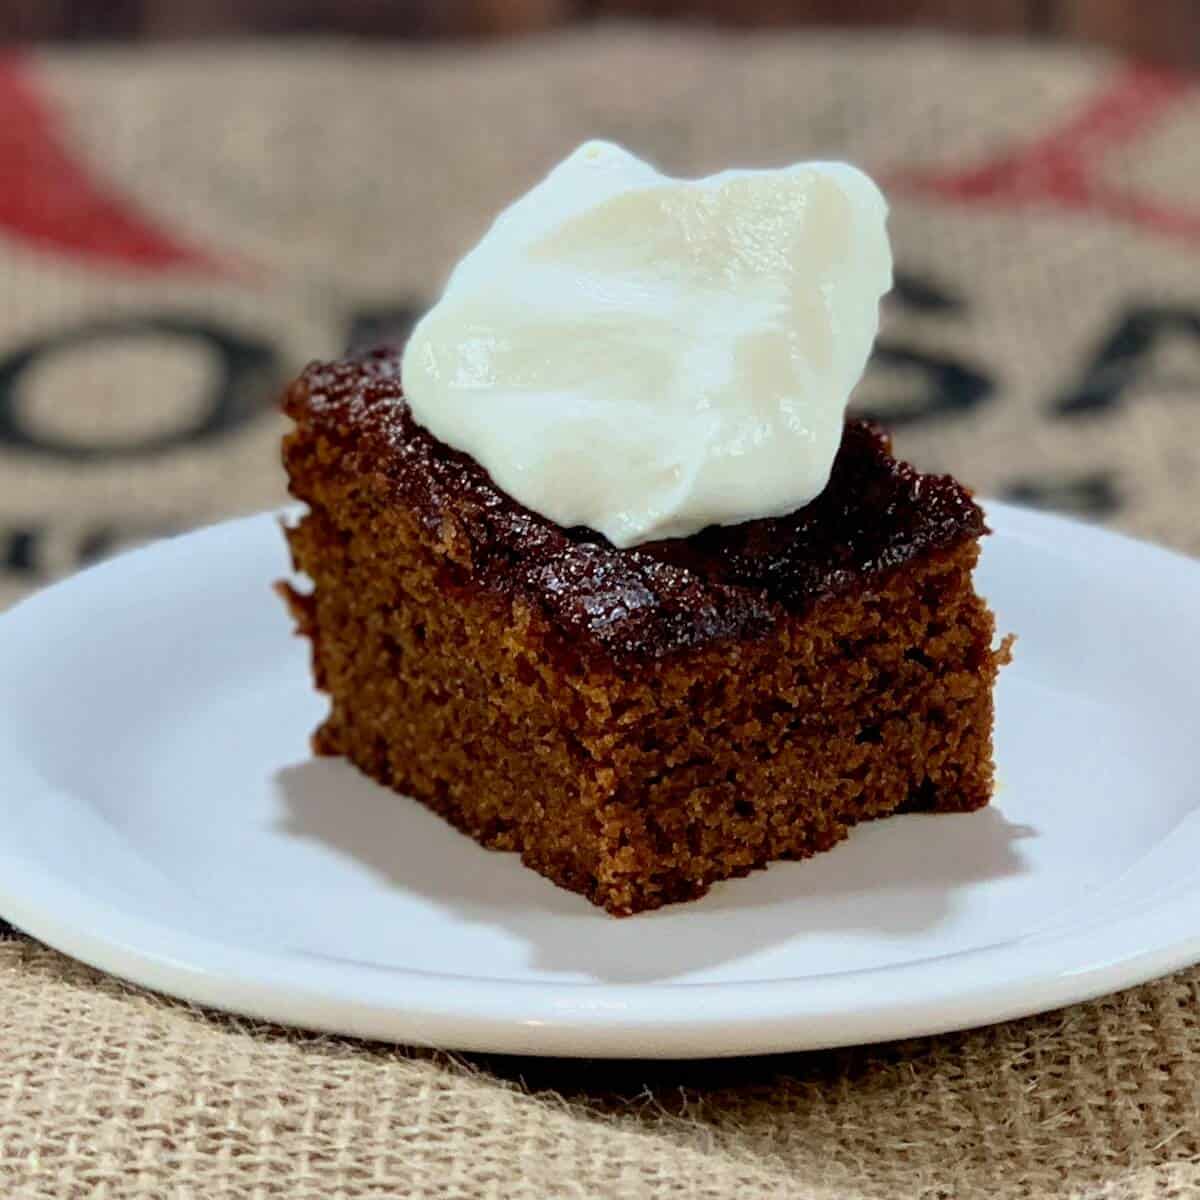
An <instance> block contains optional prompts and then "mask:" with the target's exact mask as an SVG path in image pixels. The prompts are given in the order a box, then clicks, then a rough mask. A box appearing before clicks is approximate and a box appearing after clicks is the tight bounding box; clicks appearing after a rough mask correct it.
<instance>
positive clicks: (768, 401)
mask: <svg viewBox="0 0 1200 1200" xmlns="http://www.w3.org/2000/svg"><path fill="white" fill-rule="evenodd" d="M886 218H887V205H886V203H885V201H884V199H883V196H882V195H881V194H880V192H879V189H878V188H877V187H876V186H875V184H874V183H872V182H871V180H870V179H869V178H868V177H867V176H866V175H864V174H863V173H862V172H861V171H859V170H857V169H856V168H854V167H851V166H848V165H846V164H843V163H824V162H812V163H798V164H796V165H795V166H790V167H783V168H780V169H778V170H736V171H722V172H721V173H720V174H717V175H712V176H709V177H707V178H704V179H695V180H685V179H672V178H670V177H669V176H666V175H662V174H660V173H659V172H658V171H656V170H655V169H654V168H653V167H651V166H649V165H648V164H647V163H645V162H643V161H641V160H640V159H638V158H636V157H635V156H634V155H632V154H630V153H628V152H627V151H626V150H623V149H622V148H621V147H619V146H615V145H612V144H610V143H606V142H587V143H585V144H584V145H583V146H581V147H580V148H579V149H578V150H576V151H575V152H574V153H573V154H572V155H571V156H570V157H569V158H567V159H566V160H565V161H563V162H562V163H560V164H559V165H558V166H557V167H555V168H554V170H553V171H551V172H550V174H549V175H548V176H547V177H546V178H545V179H544V180H542V182H541V183H539V184H538V185H537V186H536V187H535V188H534V189H533V190H532V191H531V192H529V193H527V194H526V195H525V196H523V197H521V199H519V200H518V201H517V202H516V203H515V204H513V205H512V206H511V207H510V208H508V209H507V210H506V211H505V212H503V213H501V215H500V216H499V217H498V218H497V219H496V221H495V223H494V224H493V225H492V227H491V228H490V229H489V230H488V232H487V233H486V234H485V235H484V237H483V240H482V241H481V242H480V243H479V244H478V245H477V246H476V247H475V248H474V249H473V250H472V251H471V252H470V253H469V254H468V255H467V256H466V257H465V258H464V259H463V260H462V261H461V262H460V263H459V264H458V266H457V267H456V268H455V270H454V272H453V273H452V275H451V276H450V280H449V282H448V283H447V285H446V289H445V292H444V293H443V295H442V298H441V300H440V301H439V302H438V303H437V304H436V306H435V307H434V308H433V309H431V310H430V312H429V313H428V314H427V315H426V316H425V317H424V318H423V319H422V320H421V322H420V323H419V324H418V325H417V327H416V329H415V330H414V331H413V333H412V336H411V337H410V339H409V341H408V344H407V346H406V347H405V351H404V358H403V363H402V366H401V378H402V382H403V386H404V391H405V395H406V396H407V398H408V401H409V403H410V405H411V407H412V411H413V415H414V417H415V418H416V420H417V421H418V422H419V423H420V424H422V425H424V426H425V427H426V428H427V429H428V430H429V431H430V432H431V433H433V434H434V435H435V436H436V437H438V438H440V439H441V440H442V441H443V442H446V443H447V444H449V445H450V446H453V447H455V448H456V449H458V450H462V451H464V452H466V453H467V454H469V455H471V457H473V458H474V459H475V460H476V461H477V462H478V463H480V464H481V465H482V466H483V467H484V468H485V469H486V470H487V471H488V472H489V474H490V475H491V477H492V479H493V480H494V481H495V483H496V484H497V485H498V486H499V487H500V488H502V489H503V490H504V491H506V492H507V493H508V494H509V495H510V496H512V497H514V498H515V499H516V500H518V501H520V502H521V503H522V504H524V505H525V506H527V507H528V508H531V509H533V510H534V511H536V512H538V513H541V514H542V515H543V516H545V517H548V518H549V519H550V520H552V521H555V522H557V523H558V524H559V525H562V526H572V525H586V526H588V527H590V528H592V529H596V530H599V531H600V532H601V533H603V534H604V535H605V536H606V537H607V538H608V539H609V540H610V541H611V542H612V543H613V544H614V545H616V546H620V547H627V546H633V545H637V544H638V543H641V542H646V541H651V540H654V539H657V538H666V537H685V536H688V535H690V534H692V533H695V532H696V531H698V530H700V529H702V528H704V527H705V526H706V525H712V524H721V525H731V524H736V523H739V522H742V521H747V520H751V519H753V518H756V517H772V516H781V515H783V514H784V513H788V512H791V511H793V510H794V509H796V508H798V507H800V506H801V505H803V504H806V503H808V501H810V500H812V499H813V498H814V497H816V496H817V495H819V494H820V492H821V490H822V489H823V488H824V487H825V484H826V483H827V482H828V479H829V472H830V468H831V466H832V464H833V459H834V456H835V454H836V453H837V449H838V446H839V444H840V442H841V435H842V425H843V421H844V415H845V408H846V403H847V400H848V399H849V396H850V392H851V390H852V389H853V387H854V385H855V384H856V383H857V382H858V380H859V377H860V376H861V374H862V371H863V368H864V366H865V365H866V361H867V357H868V355H869V354H870V351H871V346H872V343H873V342H874V339H875V334H876V332H877V329H878V324H879V300H880V297H881V296H882V295H883V293H884V292H886V291H887V290H888V288H889V287H890V286H891V277H892V259H891V251H890V248H889V245H888V238H887V232H886Z"/></svg>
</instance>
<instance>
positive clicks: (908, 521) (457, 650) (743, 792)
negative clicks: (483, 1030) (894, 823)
mask: <svg viewBox="0 0 1200 1200" xmlns="http://www.w3.org/2000/svg"><path fill="white" fill-rule="evenodd" d="M399 366H400V363H399V358H398V357H397V355H396V354H395V353H394V352H388V351H381V352H377V353H375V354H372V355H369V356H367V357H365V358H362V359H359V360H357V361H347V362H342V363H334V364H329V365H318V366H313V367H310V368H309V369H308V370H307V371H306V372H305V373H304V375H303V376H302V378H301V379H300V380H299V382H297V383H296V384H295V385H294V386H293V387H292V388H291V390H290V392H289V393H288V396H287V400H286V411H287V413H288V415H289V416H290V417H291V418H292V419H293V420H294V421H295V423H296V428H295V431H294V432H293V433H291V434H290V435H289V436H288V438H287V440H286V442H285V448H284V462H285V465H286V467H287V472H288V476H289V478H290V480H291V490H292V493H293V494H294V495H295V496H296V497H297V498H298V499H300V500H303V501H304V502H305V503H306V504H307V505H308V508H309V512H308V515H306V516H305V517H304V518H303V519H302V520H301V522H300V523H299V525H297V526H296V527H295V528H293V529H291V530H289V531H288V540H289V542H290V544H291V548H292V553H293V557H294V560H295V565H296V568H297V569H298V570H300V571H302V572H304V573H305V574H306V575H308V576H309V578H310V579H311V580H312V582H313V589H312V592H311V594H309V595H302V594H299V593H298V592H296V591H294V590H292V589H288V591H287V594H288V598H289V602H290V604H291V607H292V611H293V613H294V614H295V617H296V620H297V622H298V624H299V627H300V631H301V632H302V633H303V634H304V635H305V636H307V637H309V638H311V640H312V651H313V666H314V672H315V676H316V680H317V684H318V686H319V687H320V688H322V689H323V690H324V691H326V692H328V693H329V696H330V699H331V701H332V710H331V712H330V715H329V718H328V720H327V721H326V722H325V724H324V725H322V726H321V728H320V730H319V731H318V732H317V734H316V737H315V739H314V745H315V749H316V750H317V752H318V753H321V754H341V755H345V756H346V757H347V758H349V759H350V761H351V762H353V763H355V764H356V765H357V766H358V767H359V768H361V769H362V770H363V771H365V772H366V773H367V774H368V775H370V776H371V777H372V778H374V779H377V780H378V781H379V782H381V783H384V784H386V785H388V786H389V787H393V788H395V789H396V790H398V791H400V792H403V793H405V794H406V795H409V796H413V797H415V798H416V799H418V800H420V801H422V802H423V803H424V804H426V805H428V806H429V807H430V808H432V809H433V810H434V811H436V812H438V813H440V814H441V815H442V816H444V817H445V818H447V820H449V821H451V822H452V823H453V824H454V825H456V826H457V827H458V828H459V829H461V830H463V831H464V832H465V833H468V834H470V836H472V837H473V838H475V839H476V840H477V841H479V842H481V843H482V844H484V845H486V846H493V847H496V848H499V849H504V850H515V851H518V852H519V853H520V855H521V858H522V861H523V862H524V863H525V864H526V865H527V866H530V867H532V868H533V869H534V870H537V871H540V872H541V873H542V874H543V875H546V876H547V877H548V878H550V879H552V880H554V882H555V883H558V884H561V885H562V886H563V887H567V888H571V889H573V890H574V891H578V892H582V893H583V894H584V895H586V896H587V897H588V898H589V899H591V900H592V901H594V902H595V903H596V904H600V905H603V906H604V907H605V908H607V909H608V910H609V911H610V912H612V913H618V914H624V913H633V912H637V911H639V910H642V909H648V908H655V907H657V906H658V905H661V904H666V903H668V902H670V901H673V900H686V899H690V898H692V897H695V896H699V895H701V894H702V893H703V892H704V891H705V890H706V889H707V888H708V887H709V885H710V884H712V883H713V882H714V881H716V880H719V879H726V878H728V877H730V876H734V875H744V874H745V873H746V872H748V871H750V870H752V869H753V868H755V867H761V866H764V865H765V864H767V863H769V862H770V861H771V860H773V859H781V858H802V857H805V856H807V855H810V854H813V853H815V852H816V851H818V850H826V849H828V848H829V847H831V846H832V845H834V843H835V842H837V841H838V840H839V839H840V838H842V837H845V835H846V833H847V830H848V829H849V827H850V826H851V825H853V824H854V823H855V822H857V821H861V820H866V819H868V818H871V817H880V816H886V815H887V814H889V813H895V812H901V811H909V810H913V809H921V810H935V811H941V812H956V811H963V810H967V809H973V808H978V807H980V806H981V805H984V804H986V803H987V802H988V798H989V797H990V795H991V790H992V756H991V731H992V685H993V682H994V680H995V676H996V670H997V666H998V664H999V662H1000V661H1001V659H1002V657H1003V655H1002V653H1001V652H996V651H993V649H992V640H993V621H992V616H991V614H990V613H989V611H988V609H987V607H986V606H985V604H984V603H983V601H982V600H981V599H980V598H979V597H978V596H977V595H976V594H975V591H974V589H973V587H972V584H971V570H972V568H973V567H974V565H975V561H976V558H977V556H978V550H979V538H980V535H981V534H983V533H984V532H985V528H984V522H983V517H982V515H981V513H980V510H979V508H978V507H977V506H976V505H975V504H974V502H973V501H972V500H971V498H970V495H969V494H968V493H967V492H966V490H965V489H963V488H962V487H961V486H960V485H959V484H957V483H955V482H954V480H952V479H949V478H947V477H944V476H928V475H921V474H919V473H917V472H916V471H914V470H913V469H912V468H910V467H908V466H906V465H904V464H903V463H899V462H897V461H896V460H895V459H894V458H892V457H891V455H890V453H889V446H888V441H887V439H886V438H885V437H884V436H883V435H882V434H881V433H880V432H879V431H878V430H877V429H875V428H873V427H871V426H869V425H867V424H863V423H859V422H851V423H849V424H847V425H846V427H845V433H844V436H843V438H842V443H841V449H840V450H839V452H838V455H837V458H836V460H835V463H834V467H833V473H832V476H831V478H830V481H829V484H828V486H827V487H826V488H825V489H824V491H823V492H822V493H821V495H820V496H819V497H818V499H817V500H815V501H813V502H812V503H811V504H809V505H807V506H806V507H804V508H803V509H801V510H800V511H798V512H796V513H794V514H792V515H790V516H787V517H782V518H776V519H768V520H760V521H752V522H748V523H744V524H740V525H733V526H726V527H710V528H707V529H705V530H704V531H703V532H702V533H700V534H696V535H694V536H692V537H689V538H683V539H671V540H666V541H659V542H653V543H647V544H644V545H641V546H639V547H637V548H635V549H628V550H619V549H616V548H614V547H613V546H611V545H610V544H608V543H607V541H606V540H605V539H604V538H602V537H601V536H600V535H598V534H594V533H590V532H589V531H587V530H586V529H582V528H573V529H564V528H562V527H560V526H558V525H556V524H555V523H553V522H551V521H549V520H547V519H545V518H544V517H541V516H539V515H538V514H536V513H533V512H531V511H530V510H529V509H527V508H524V507H523V506H522V505H520V504H518V503H517V502H516V501H514V500H512V499H511V498H510V497H508V496H506V495H505V494H503V493H502V492H500V491H499V489H497V488H496V486H495V485H494V484H493V483H492V482H491V480H490V479H489V477H488V475H487V473H486V472H485V471H483V470H482V468H480V467H479V466H478V464H476V463H475V462H473V461H472V460H471V459H469V458H468V457H467V456H466V455H464V454H461V453H459V452H457V451H454V450H451V449H450V448H448V447H447V446H445V445H444V444H443V443H441V442H439V441H438V440H437V439H435V438H434V437H433V436H432V435H431V434H429V433H428V432H427V431H426V430H424V429H423V428H421V427H420V426H419V425H417V424H416V423H415V422H414V421H413V419H412V415H411V413H410V411H409V409H408V407H407V405H406V404H405V402H404V399H403V393H402V390H401V385H400V370H399ZM397 803H402V801H400V800H397Z"/></svg>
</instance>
